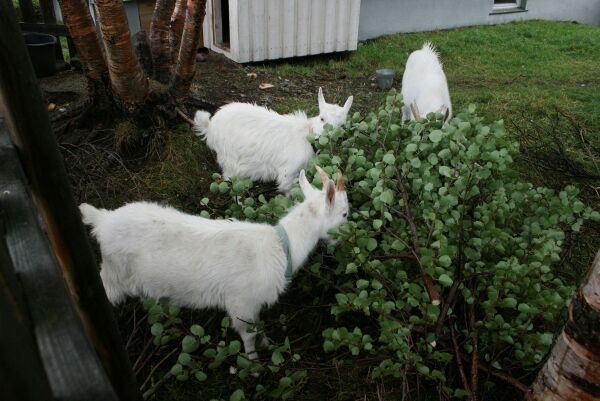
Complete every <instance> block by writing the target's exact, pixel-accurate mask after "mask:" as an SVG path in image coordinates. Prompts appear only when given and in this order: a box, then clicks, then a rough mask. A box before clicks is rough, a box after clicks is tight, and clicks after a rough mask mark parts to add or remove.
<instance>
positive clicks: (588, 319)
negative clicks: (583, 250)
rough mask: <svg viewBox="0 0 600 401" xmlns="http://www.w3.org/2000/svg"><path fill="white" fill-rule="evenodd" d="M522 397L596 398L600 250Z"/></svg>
mask: <svg viewBox="0 0 600 401" xmlns="http://www.w3.org/2000/svg"><path fill="white" fill-rule="evenodd" d="M526 400H527V401H575V400H577V401H592V400H596V401H597V400H600V252H598V254H597V255H596V259H595V260H594V263H593V264H592V267H591V269H590V272H589V273H588V275H587V277H586V279H585V281H584V283H583V285H582V286H581V288H580V289H579V291H578V292H577V295H576V296H575V298H574V299H573V301H572V303H571V305H570V306H569V319H568V321H567V323H566V325H565V328H564V329H563V331H562V333H561V334H560V336H559V337H558V339H557V340H556V344H554V348H553V349H552V353H551V354H550V358H548V361H547V362H546V364H545V365H544V367H543V368H542V370H541V371H540V373H539V374H538V377H537V379H536V380H535V382H534V383H533V385H532V386H531V388H530V390H529V392H528V393H527V395H526Z"/></svg>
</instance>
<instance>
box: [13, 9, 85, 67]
mask: <svg viewBox="0 0 600 401" xmlns="http://www.w3.org/2000/svg"><path fill="white" fill-rule="evenodd" d="M7 1H11V0H7ZM12 4H13V8H14V9H15V11H16V10H17V9H18V10H20V22H19V26H20V27H21V31H23V32H39V33H45V34H48V35H52V36H55V37H56V43H57V45H56V59H57V60H58V61H59V62H63V63H64V62H65V58H64V54H63V44H62V42H61V40H60V39H61V38H65V39H66V42H67V43H66V50H68V54H69V59H70V60H72V59H73V58H74V57H76V55H77V51H76V49H75V45H74V44H73V40H72V39H71V36H70V35H69V31H68V29H67V27H66V26H65V25H63V24H59V23H57V21H56V13H55V11H54V2H53V0H39V8H36V7H35V6H34V4H33V2H32V0H18V5H19V6H18V7H16V6H15V3H14V2H12Z"/></svg>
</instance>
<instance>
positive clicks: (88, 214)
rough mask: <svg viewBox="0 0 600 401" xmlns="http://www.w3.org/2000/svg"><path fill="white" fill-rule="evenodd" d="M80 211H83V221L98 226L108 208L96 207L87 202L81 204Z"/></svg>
mask: <svg viewBox="0 0 600 401" xmlns="http://www.w3.org/2000/svg"><path fill="white" fill-rule="evenodd" d="M79 211H80V212H81V217H82V218H83V223H84V224H87V225H88V226H92V227H97V226H98V223H99V222H100V220H101V219H102V217H104V215H105V214H106V212H107V210H106V209H96V208H95V207H94V206H92V205H89V204H87V203H82V204H81V205H79Z"/></svg>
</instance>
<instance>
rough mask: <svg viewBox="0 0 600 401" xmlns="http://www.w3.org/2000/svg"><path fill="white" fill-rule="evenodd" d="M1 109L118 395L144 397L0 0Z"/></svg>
mask: <svg viewBox="0 0 600 401" xmlns="http://www.w3.org/2000/svg"><path fill="white" fill-rule="evenodd" d="M0 59H1V60H11V62H10V63H4V62H3V63H0V110H1V111H2V113H4V116H5V118H6V120H7V123H8V127H9V130H10V132H11V137H12V142H13V143H14V145H15V147H16V149H17V152H18V154H19V158H20V160H21V164H22V166H23V169H24V171H25V174H26V175H27V179H28V182H29V185H30V188H31V191H32V193H33V196H34V198H35V200H36V204H37V207H38V210H39V212H40V214H41V217H42V221H43V223H44V226H45V227H44V228H45V231H46V232H47V235H48V237H49V239H50V241H51V243H52V246H53V250H54V253H55V256H56V259H57V261H58V262H59V265H60V267H61V270H62V272H63V276H64V279H65V281H66V282H67V284H68V287H69V289H70V291H71V294H72V297H73V299H74V300H75V302H76V306H77V310H78V312H79V315H80V317H81V319H82V321H83V324H84V327H85V329H86V331H87V334H88V336H89V338H90V339H91V341H92V344H93V345H94V347H95V349H96V352H97V354H98V356H99V357H100V360H101V361H102V364H103V366H104V370H105V371H106V373H107V375H108V377H109V379H110V382H111V383H112V386H113V387H114V389H115V392H116V393H117V395H118V397H119V398H120V399H121V400H123V401H125V400H127V401H133V400H140V399H141V396H140V394H139V391H138V387H137V384H136V382H135V377H134V375H133V371H132V369H131V364H130V362H129V359H128V357H127V354H126V353H125V348H124V346H123V342H122V339H121V336H120V334H119V331H118V328H117V324H116V321H115V318H114V316H113V313H112V307H111V305H110V304H109V303H108V300H107V298H106V294H105V292H104V289H103V287H102V283H101V281H100V276H99V271H98V265H97V264H96V261H95V259H94V256H93V253H92V249H91V246H90V244H89V241H88V237H87V233H86V231H85V229H84V227H83V224H82V222H81V218H80V216H79V210H78V208H77V205H76V204H75V201H74V199H73V195H72V192H71V187H70V186H69V182H68V179H67V174H66V170H65V166H64V164H63V160H62V157H61V155H60V153H59V150H58V145H57V143H56V139H55V137H54V135H53V133H52V130H51V127H50V121H49V118H48V114H47V110H46V104H45V103H44V101H43V98H42V94H41V92H40V88H39V86H38V83H37V80H36V78H35V75H34V72H33V67H32V65H31V61H30V60H29V56H28V54H27V51H26V49H25V44H24V41H23V38H22V37H21V34H20V30H19V27H18V25H17V23H16V21H15V18H14V12H13V10H12V8H9V7H8V4H7V2H5V1H0Z"/></svg>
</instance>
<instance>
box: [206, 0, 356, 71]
mask: <svg viewBox="0 0 600 401" xmlns="http://www.w3.org/2000/svg"><path fill="white" fill-rule="evenodd" d="M223 14H225V15H223ZM359 16H360V0H208V1H207V5H206V18H205V20H204V46H206V47H207V48H209V49H211V50H213V51H216V52H219V53H223V54H224V55H225V56H227V57H229V58H230V59H232V60H234V61H237V62H240V63H244V62H250V61H262V60H274V59H279V58H287V57H297V56H306V55H314V54H322V53H331V52H339V51H348V50H356V46H357V43H358V21H359ZM224 17H225V18H224ZM227 25H228V26H227ZM227 39H228V41H227Z"/></svg>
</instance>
